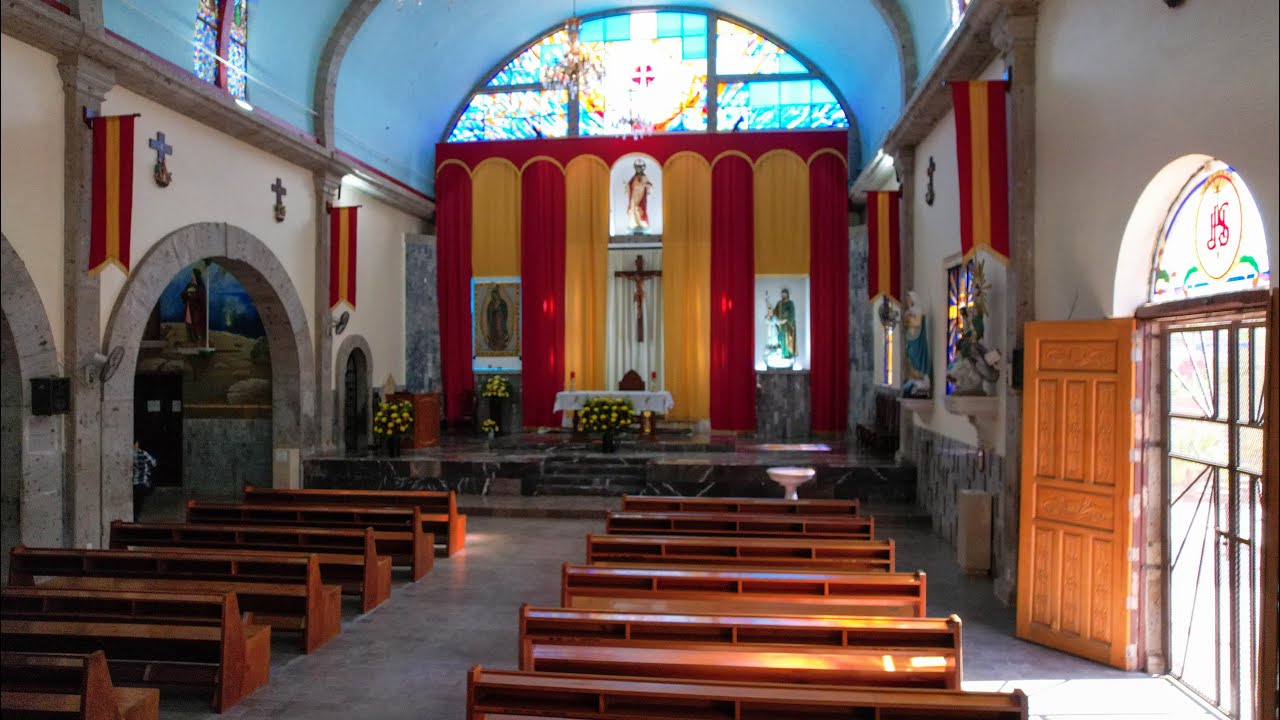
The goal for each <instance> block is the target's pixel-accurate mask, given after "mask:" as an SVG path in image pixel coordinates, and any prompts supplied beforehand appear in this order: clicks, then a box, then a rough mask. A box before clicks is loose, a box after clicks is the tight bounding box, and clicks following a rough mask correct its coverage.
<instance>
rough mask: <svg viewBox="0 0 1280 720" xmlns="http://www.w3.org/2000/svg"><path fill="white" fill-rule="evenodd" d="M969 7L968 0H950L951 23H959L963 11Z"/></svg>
mask: <svg viewBox="0 0 1280 720" xmlns="http://www.w3.org/2000/svg"><path fill="white" fill-rule="evenodd" d="M968 9H969V0H951V24H952V25H959V24H960V19H961V18H963V17H964V11H965V10H968Z"/></svg>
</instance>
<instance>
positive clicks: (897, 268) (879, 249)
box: [867, 190, 902, 303]
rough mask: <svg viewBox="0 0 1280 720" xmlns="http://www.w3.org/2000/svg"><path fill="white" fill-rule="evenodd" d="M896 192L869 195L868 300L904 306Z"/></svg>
mask: <svg viewBox="0 0 1280 720" xmlns="http://www.w3.org/2000/svg"><path fill="white" fill-rule="evenodd" d="M901 198H902V193H901V192H899V191H897V190H894V191H892V192H889V191H876V192H868V193H867V296H868V297H870V298H871V299H872V300H875V299H877V298H879V297H880V296H882V295H884V296H886V297H888V298H889V299H890V300H892V301H894V302H896V303H901V302H902V272H901V268H902V260H901V254H900V253H901V249H900V247H899V245H898V242H899V234H898V202H899V200H900V199H901Z"/></svg>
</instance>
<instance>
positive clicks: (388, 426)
mask: <svg viewBox="0 0 1280 720" xmlns="http://www.w3.org/2000/svg"><path fill="white" fill-rule="evenodd" d="M412 429H413V405H412V404H411V403H410V402H409V401H408V400H393V401H390V402H386V401H384V402H383V403H382V404H380V405H378V411H377V412H375V413H374V414H373V434H374V435H378V436H380V437H403V436H405V435H408V434H409V432H410V431H411V430H412Z"/></svg>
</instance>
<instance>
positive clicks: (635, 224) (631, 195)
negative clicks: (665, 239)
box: [623, 160, 653, 233]
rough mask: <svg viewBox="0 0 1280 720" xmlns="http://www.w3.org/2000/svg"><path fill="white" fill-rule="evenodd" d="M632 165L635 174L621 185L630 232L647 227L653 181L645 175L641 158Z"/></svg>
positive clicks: (638, 231)
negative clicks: (623, 191)
mask: <svg viewBox="0 0 1280 720" xmlns="http://www.w3.org/2000/svg"><path fill="white" fill-rule="evenodd" d="M633 167H635V169H636V172H635V174H634V175H632V176H631V179H630V180H628V181H627V183H626V185H624V186H623V187H624V188H625V189H626V192H627V223H628V224H629V225H630V226H631V232H633V233H643V232H644V231H645V230H648V229H649V191H650V190H651V189H652V188H653V183H652V182H650V181H649V178H647V177H645V174H644V168H645V162H644V161H643V160H636V161H635V164H634V165H633Z"/></svg>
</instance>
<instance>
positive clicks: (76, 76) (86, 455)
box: [58, 55, 133, 547]
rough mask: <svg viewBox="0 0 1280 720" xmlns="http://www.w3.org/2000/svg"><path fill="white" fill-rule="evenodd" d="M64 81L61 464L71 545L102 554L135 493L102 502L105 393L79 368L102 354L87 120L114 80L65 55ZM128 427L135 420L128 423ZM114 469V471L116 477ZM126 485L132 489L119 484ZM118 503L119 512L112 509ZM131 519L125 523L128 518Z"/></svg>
mask: <svg viewBox="0 0 1280 720" xmlns="http://www.w3.org/2000/svg"><path fill="white" fill-rule="evenodd" d="M58 72H59V73H60V74H61V75H62V88H63V93H64V102H63V133H64V135H65V142H66V152H65V154H64V158H65V159H64V168H63V170H64V178H65V180H64V186H63V187H64V190H63V192H64V194H65V200H64V210H63V259H62V279H63V284H64V286H65V288H66V289H65V291H64V294H63V303H64V311H65V315H64V317H65V320H64V325H63V341H62V342H63V344H62V353H63V355H62V356H63V358H64V361H63V367H64V372H66V374H67V375H69V376H71V410H70V412H69V413H68V414H67V416H66V423H67V425H66V463H65V473H66V476H65V477H66V482H67V493H66V497H67V499H68V503H67V505H68V510H69V515H70V517H69V518H68V519H69V521H70V524H71V532H70V536H71V537H70V539H71V542H72V543H73V544H75V545H76V546H79V547H84V546H86V545H94V546H96V547H101V546H102V544H103V542H104V540H105V528H106V527H108V526H109V525H110V520H112V519H113V518H114V517H117V516H119V515H120V514H122V513H126V514H127V513H130V512H131V510H132V504H133V496H132V494H131V493H132V490H130V491H129V492H130V494H129V495H128V496H127V497H126V498H116V497H114V495H118V494H119V493H118V492H115V493H113V497H112V498H110V499H108V498H106V497H104V489H105V488H109V487H112V486H113V485H118V484H120V481H121V478H115V481H116V482H115V483H112V482H110V481H109V480H110V479H109V478H107V477H106V476H105V475H104V473H103V465H102V388H101V385H100V384H99V382H98V381H97V379H96V377H95V378H94V379H93V381H92V382H88V381H86V376H85V374H84V368H85V367H86V366H89V365H91V364H93V356H94V355H95V354H96V353H99V352H101V351H102V331H101V329H100V315H99V313H100V307H99V306H100V305H101V297H100V283H99V280H98V276H97V275H90V274H89V233H90V227H91V224H92V213H93V207H92V198H91V194H90V186H91V184H92V179H93V135H92V132H91V131H90V130H89V128H88V127H87V126H86V125H85V122H84V113H85V111H86V110H87V111H88V112H89V113H91V114H98V113H100V112H101V111H102V101H103V100H104V99H105V98H106V95H107V91H108V90H110V89H111V88H112V87H113V86H114V85H115V73H114V72H113V71H112V70H111V69H110V68H108V67H106V66H104V65H101V64H99V63H98V62H97V61H95V60H92V59H90V58H88V57H85V56H83V55H68V56H64V57H63V58H61V59H60V60H59V62H58ZM130 422H132V418H130ZM118 470H119V469H118V468H116V469H115V471H118ZM123 482H125V483H131V479H128V478H124V479H123ZM120 502H123V503H124V504H123V507H113V506H116V505H119V504H120ZM131 517H132V516H131V515H130V518H131Z"/></svg>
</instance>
